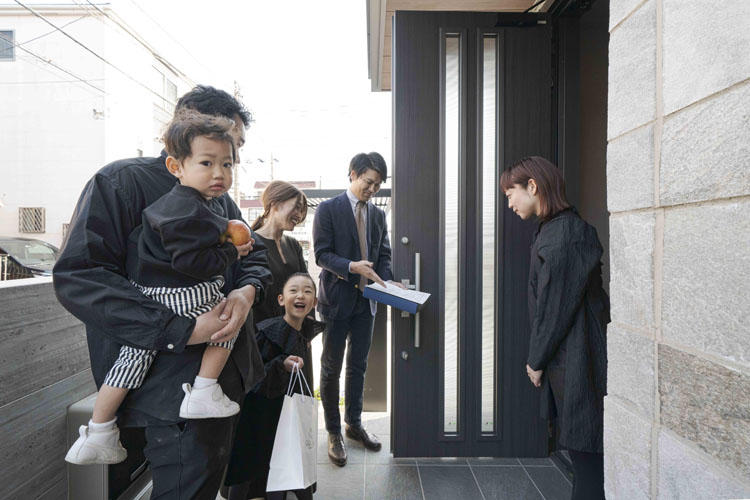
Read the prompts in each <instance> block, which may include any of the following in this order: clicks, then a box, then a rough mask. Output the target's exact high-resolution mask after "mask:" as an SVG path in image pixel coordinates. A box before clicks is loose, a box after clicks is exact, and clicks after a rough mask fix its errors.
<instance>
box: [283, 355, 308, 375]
mask: <svg viewBox="0 0 750 500" xmlns="http://www.w3.org/2000/svg"><path fill="white" fill-rule="evenodd" d="M295 363H297V364H299V369H300V370H301V369H302V367H303V366H305V360H304V359H302V358H300V357H299V356H289V357H287V358H286V359H285V360H284V369H285V370H286V371H288V372H289V373H292V370H294V364H295Z"/></svg>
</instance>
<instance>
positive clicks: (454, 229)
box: [442, 35, 461, 434]
mask: <svg viewBox="0 0 750 500" xmlns="http://www.w3.org/2000/svg"><path fill="white" fill-rule="evenodd" d="M460 53H461V39H460V37H459V36H458V35H447V36H446V38H445V61H444V62H445V81H444V82H443V83H444V85H443V88H444V89H445V96H444V99H445V107H444V113H445V116H444V117H443V119H444V124H445V130H444V132H445V137H444V138H443V139H444V140H443V144H444V148H445V149H444V151H443V158H445V164H444V169H445V170H444V172H443V190H444V201H445V203H444V205H443V210H444V212H443V235H444V238H445V240H444V241H443V245H444V256H445V261H444V269H443V276H444V279H445V281H444V291H445V292H444V300H445V312H444V324H443V353H442V356H443V369H444V372H443V432H444V433H445V434H456V433H458V430H459V429H458V407H459V405H458V401H459V393H458V387H459V288H460V286H459V283H460V281H459V279H460V276H459V262H460V260H459V259H460V234H461V231H460V227H459V221H460V218H461V212H460V205H459V204H460V196H459V187H460V182H459V181H460V168H461V161H460V157H461V147H460V145H461V140H460V138H461V60H460Z"/></svg>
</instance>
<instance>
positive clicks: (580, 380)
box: [528, 208, 609, 453]
mask: <svg viewBox="0 0 750 500" xmlns="http://www.w3.org/2000/svg"><path fill="white" fill-rule="evenodd" d="M601 257H602V247H601V244H600V243H599V238H598V237H597V235H596V230H595V229H594V228H593V227H592V226H590V225H589V224H587V223H586V222H585V221H584V220H583V219H581V218H580V217H579V216H578V213H577V212H576V211H575V209H573V208H571V209H568V210H564V211H562V212H560V213H559V214H557V215H556V216H555V217H553V218H552V219H551V220H549V221H548V222H545V223H544V224H542V225H541V226H540V228H539V231H538V232H537V234H536V237H535V241H534V244H533V245H532V248H531V269H530V272H529V313H530V316H531V339H530V343H529V358H528V364H529V366H531V368H532V369H534V370H544V371H545V373H544V378H543V385H542V405H541V409H542V416H544V417H547V418H554V417H555V416H557V417H559V418H560V420H559V427H560V444H561V445H562V446H563V447H565V448H568V449H573V450H578V451H589V452H598V453H601V452H602V438H603V426H604V422H603V414H604V409H603V400H604V395H605V394H606V376H607V340H606V334H607V332H606V325H607V323H609V298H608V297H607V294H606V292H605V291H604V289H603V288H602V278H601ZM553 391H554V394H553ZM553 396H554V397H553ZM560 406H562V408H560Z"/></svg>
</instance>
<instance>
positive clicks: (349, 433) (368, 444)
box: [346, 424, 382, 451]
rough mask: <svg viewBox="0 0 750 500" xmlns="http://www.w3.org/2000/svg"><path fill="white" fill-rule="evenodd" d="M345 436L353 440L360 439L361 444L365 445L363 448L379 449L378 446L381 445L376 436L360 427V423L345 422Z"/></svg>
mask: <svg viewBox="0 0 750 500" xmlns="http://www.w3.org/2000/svg"><path fill="white" fill-rule="evenodd" d="M346 437H348V438H349V439H353V440H355V441H362V444H363V445H365V448H367V449H368V450H372V451H380V448H381V447H382V445H381V444H380V440H379V439H378V437H377V436H376V435H375V434H373V433H372V432H370V431H368V430H367V429H365V428H364V427H362V424H359V425H349V424H346Z"/></svg>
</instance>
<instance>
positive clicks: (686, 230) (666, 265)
mask: <svg viewBox="0 0 750 500" xmlns="http://www.w3.org/2000/svg"><path fill="white" fill-rule="evenodd" d="M748 26H750V2H747V1H746V0H726V1H723V2H705V1H703V0H612V1H611V3H610V23H609V27H610V43H609V102H608V132H607V138H608V151H607V198H608V209H609V211H610V261H611V282H610V291H611V299H612V320H613V323H612V324H611V325H610V329H609V334H608V337H609V338H608V353H609V395H608V396H607V398H606V400H605V443H604V444H605V489H606V492H607V498H608V499H610V500H615V499H627V500H631V499H641V498H645V499H652V500H656V499H690V500H696V499H720V498H748V497H750V57H749V56H748V54H750V29H748Z"/></svg>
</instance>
